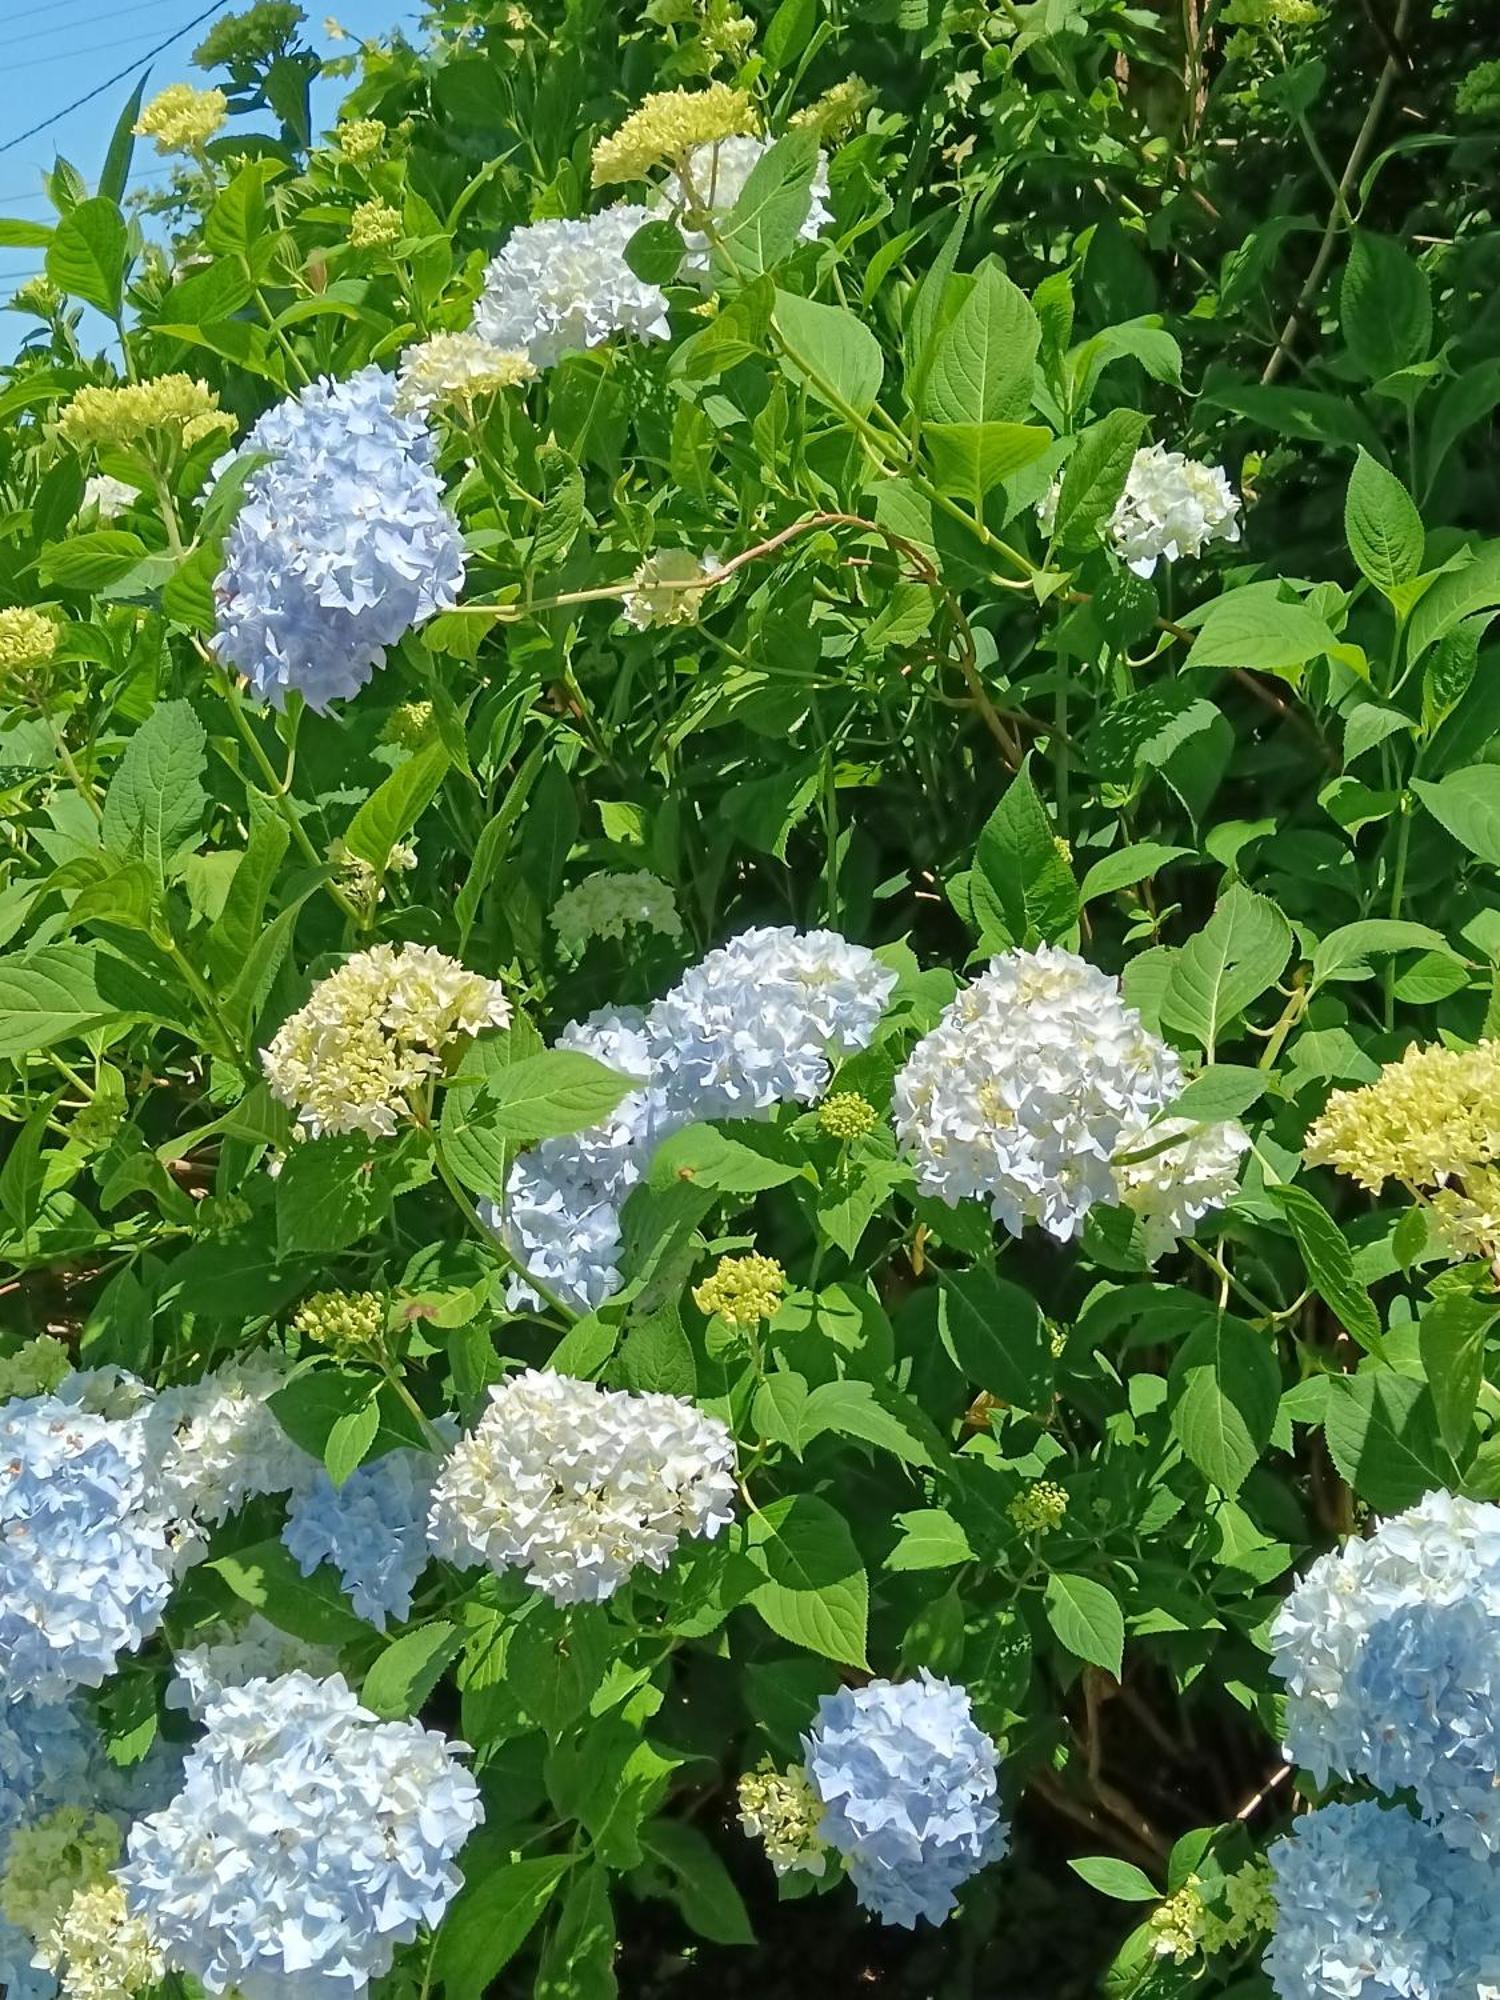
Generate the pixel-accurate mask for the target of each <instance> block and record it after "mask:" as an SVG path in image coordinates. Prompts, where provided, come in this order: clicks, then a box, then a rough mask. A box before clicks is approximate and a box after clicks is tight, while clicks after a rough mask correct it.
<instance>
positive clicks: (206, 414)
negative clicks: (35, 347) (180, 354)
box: [57, 375, 235, 447]
mask: <svg viewBox="0 0 1500 2000" xmlns="http://www.w3.org/2000/svg"><path fill="white" fill-rule="evenodd" d="M234 421H235V420H234V418H233V417H232V416H231V415H230V414H229V412H228V410H221V409H220V408H219V398H218V395H217V393H216V391H214V390H213V389H210V388H209V386H208V384H207V383H206V382H198V381H195V380H194V379H193V377H192V376H191V375H158V376H156V377H155V379H154V380H153V381H150V382H119V383H116V384H114V385H113V386H112V387H110V388H102V387H98V386H91V387H89V388H87V389H80V390H79V391H78V393H77V394H76V395H75V396H74V397H73V399H72V401H71V402H70V403H69V404H68V407H67V408H66V409H65V410H64V411H63V413H62V416H61V417H60V418H59V419H58V425H57V427H58V430H59V431H60V432H61V434H62V436H63V439H64V441H65V442H66V443H68V444H70V445H73V446H75V447H82V446H85V445H91V444H92V445H131V444H139V443H140V441H141V439H142V438H147V437H151V436H153V435H155V434H156V433H157V432H159V431H176V432H177V433H178V435H179V436H180V437H181V440H182V443H183V444H184V445H185V446H187V447H191V446H193V445H195V444H197V443H198V442H199V440H200V439H202V438H205V437H208V436H209V435H210V433H211V432H213V431H220V430H224V431H232V430H233V429H234Z"/></svg>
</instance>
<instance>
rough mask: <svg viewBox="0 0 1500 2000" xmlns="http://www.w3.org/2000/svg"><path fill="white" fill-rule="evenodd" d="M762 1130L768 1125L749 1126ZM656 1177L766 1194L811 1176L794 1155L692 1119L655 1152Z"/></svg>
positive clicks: (716, 1189)
mask: <svg viewBox="0 0 1500 2000" xmlns="http://www.w3.org/2000/svg"><path fill="white" fill-rule="evenodd" d="M746 1129H747V1130H748V1131H750V1132H752V1133H754V1134H756V1135H759V1134H760V1133H763V1132H764V1129H765V1128H764V1127H747V1128H746ZM651 1176H652V1179H653V1180H658V1181H663V1182H665V1181H670V1180H691V1181H696V1182H697V1184H698V1186H699V1187H704V1188H712V1189H713V1191H714V1192H715V1193H716V1194H762V1193H764V1191H765V1190H766V1189H767V1188H774V1187H785V1185H786V1184H787V1182H788V1181H795V1180H803V1179H806V1178H807V1177H808V1169H807V1168H806V1167H805V1166H804V1165H802V1164H801V1163H800V1162H799V1161H797V1160H796V1159H795V1158H794V1159H791V1160H782V1159H777V1158H775V1157H774V1156H773V1155H772V1154H771V1153H769V1152H763V1151H762V1150H761V1148H760V1147H759V1146H756V1145H747V1144H746V1143H745V1142H744V1141H743V1140H741V1139H737V1138H735V1137H734V1136H733V1135H732V1134H731V1133H728V1132H723V1131H721V1130H720V1129H719V1127H718V1126H717V1125H688V1126H686V1127H684V1129H683V1130H682V1131H680V1132H674V1133H673V1134H672V1136H671V1137H670V1138H669V1139H667V1140H665V1141H664V1142H663V1143H662V1144H661V1145H660V1146H658V1147H657V1149H656V1151H655V1152H654V1153H653V1154H652V1156H651Z"/></svg>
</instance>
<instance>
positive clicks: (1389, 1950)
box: [1265, 1799, 1500, 2000]
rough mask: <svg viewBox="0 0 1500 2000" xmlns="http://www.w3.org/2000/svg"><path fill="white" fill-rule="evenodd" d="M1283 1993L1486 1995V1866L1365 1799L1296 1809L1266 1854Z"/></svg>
mask: <svg viewBox="0 0 1500 2000" xmlns="http://www.w3.org/2000/svg"><path fill="white" fill-rule="evenodd" d="M1268 1858H1269V1860H1270V1864H1271V1869H1272V1873H1273V1875H1274V1877H1275V1895H1276V1904H1277V1922H1276V1929H1275V1933H1274V1935H1273V1937H1272V1939H1271V1943H1270V1945H1269V1947H1268V1948H1267V1951H1266V1955H1265V1968H1266V1971H1267V1973H1268V1974H1269V1975H1270V1979H1271V1984H1272V1986H1273V1987H1274V1988H1275V1990H1276V1992H1277V1993H1278V1994H1279V1995H1280V1996H1281V2000H1484V1996H1485V1995H1487V1994H1489V1993H1490V1992H1493V1990H1494V1984H1495V1981H1496V1980H1497V1979H1500V1928H1497V1926H1496V1923H1495V1916H1494V1910H1495V1896H1496V1891H1497V1889H1500V1878H1497V1873H1496V1869H1495V1868H1494V1866H1493V1865H1491V1864H1488V1863H1485V1862H1480V1861H1475V1860H1473V1859H1472V1858H1471V1857H1470V1856H1468V1855H1465V1854H1459V1853H1456V1852H1455V1851H1454V1850H1453V1849H1452V1848H1450V1847H1448V1846H1446V1845H1445V1844H1444V1842H1443V1841H1442V1840H1441V1839H1440V1838H1439V1836H1438V1835H1437V1834H1436V1833H1435V1832H1434V1831H1433V1830H1432V1829H1431V1828H1430V1827H1428V1826H1425V1825H1423V1823H1422V1822H1421V1821H1420V1820H1417V1819H1413V1818H1412V1816H1411V1814H1410V1813H1408V1812H1406V1811H1404V1810H1403V1809H1402V1808H1401V1807H1399V1806H1397V1807H1394V1808H1392V1809H1390V1810H1387V1809H1386V1808H1385V1807H1383V1806H1381V1805H1380V1804H1378V1803H1377V1802H1376V1801H1375V1800H1373V1799H1365V1800H1362V1801H1361V1802H1360V1803H1359V1804H1358V1805H1326V1806H1320V1807H1319V1808H1318V1810H1317V1811H1316V1812H1310V1813H1304V1814H1303V1816H1302V1817H1301V1818H1300V1819H1298V1820H1297V1821H1296V1823H1295V1824H1294V1826H1293V1828H1292V1831H1291V1833H1290V1834H1289V1835H1288V1836H1286V1837H1285V1838H1283V1839H1281V1840H1278V1841H1277V1842H1276V1843H1275V1844H1274V1846H1272V1848H1271V1849H1270V1853H1269V1856H1268Z"/></svg>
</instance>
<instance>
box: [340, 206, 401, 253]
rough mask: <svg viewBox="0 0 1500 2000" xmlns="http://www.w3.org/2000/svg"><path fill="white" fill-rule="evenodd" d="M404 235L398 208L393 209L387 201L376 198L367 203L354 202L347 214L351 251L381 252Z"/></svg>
mask: <svg viewBox="0 0 1500 2000" xmlns="http://www.w3.org/2000/svg"><path fill="white" fill-rule="evenodd" d="M405 233H406V224H405V222H404V221H403V220H402V216H401V211H400V209H399V208H393V207H392V206H391V204H390V203H389V202H388V201H381V200H380V199H379V197H378V196H376V197H374V198H372V199H371V200H369V201H361V202H356V203H355V205H354V207H353V208H352V209H351V210H350V213H349V247H350V249H351V250H383V249H385V248H386V246H387V245H388V244H391V243H399V242H400V240H401V238H402V236H403V235H404V234H405Z"/></svg>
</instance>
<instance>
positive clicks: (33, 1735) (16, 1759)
mask: <svg viewBox="0 0 1500 2000" xmlns="http://www.w3.org/2000/svg"><path fill="white" fill-rule="evenodd" d="M102 1762H103V1756H102V1745H101V1744H100V1742H99V1739H98V1736H97V1734H96V1733H95V1731H94V1729H93V1727H92V1726H91V1725H90V1724H89V1723H88V1722H86V1721H85V1719H84V1716H83V1714H82V1712H81V1710H80V1709H79V1708H77V1707H75V1706H74V1704H73V1703H71V1702H66V1701H49V1702H39V1701H36V1700H34V1699H33V1698H32V1697H30V1696H28V1695H22V1696H21V1697H20V1698H19V1699H12V1700H10V1701H8V1702H6V1703H4V1704H0V1863H5V1862H6V1861H7V1859H8V1851H9V1844H10V1842H11V1840H12V1839H13V1837H14V1835H15V1833H16V1831H17V1829H19V1828H20V1827H22V1826H23V1825H24V1824H25V1823H26V1822H27V1821H28V1820H30V1819H36V1818H40V1817H42V1816H43V1815H45V1814H47V1813H49V1812H51V1811H52V1810H53V1809H54V1808H56V1807H58V1806H65V1805H72V1806H79V1805H82V1804H84V1803H85V1802H86V1801H88V1800H89V1799H90V1797H91V1796H92V1795H93V1794H94V1793H95V1792H96V1791H97V1789H98V1781H99V1778H100V1776H101V1769H100V1767H101V1765H102ZM34 1943H35V1940H34V1939H33V1938H31V1937H30V1936H29V1935H28V1934H27V1932H26V1931H24V1930H22V1929H21V1928H20V1927H19V1926H18V1925H16V1924H13V1923H11V1922H10V1921H9V1920H8V1919H7V1918H5V1917H3V1916H0V1988H3V1990H4V1992H5V1993H6V1995H7V2000H52V1995H53V1992H54V1990H55V1982H54V1980H53V1979H52V1978H51V1976H50V1975H49V1974H47V1973H46V1971H45V1970H44V1969H42V1970H37V1969H33V1966H32V1963H31V1960H32V1955H33V1948H34Z"/></svg>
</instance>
